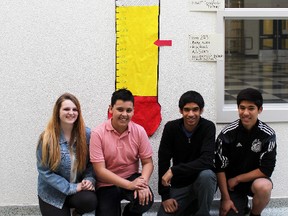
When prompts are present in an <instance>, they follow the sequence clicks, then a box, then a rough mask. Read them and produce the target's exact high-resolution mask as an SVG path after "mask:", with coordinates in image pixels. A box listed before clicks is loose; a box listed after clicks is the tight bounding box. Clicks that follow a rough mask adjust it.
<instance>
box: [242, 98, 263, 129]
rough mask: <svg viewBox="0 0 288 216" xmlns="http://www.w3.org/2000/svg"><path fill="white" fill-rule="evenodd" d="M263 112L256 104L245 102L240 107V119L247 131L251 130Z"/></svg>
mask: <svg viewBox="0 0 288 216" xmlns="http://www.w3.org/2000/svg"><path fill="white" fill-rule="evenodd" d="M261 112H262V107H260V108H259V109H258V107H257V106H256V105H255V103H253V102H250V101H247V100H243V101H241V103H240V104H239V106H238V114H239V118H240V120H241V122H242V125H243V126H244V128H245V129H247V130H251V128H252V127H253V126H254V125H255V124H256V122H257V119H258V115H259V114H260V113H261Z"/></svg>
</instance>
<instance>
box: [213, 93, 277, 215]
mask: <svg viewBox="0 0 288 216" xmlns="http://www.w3.org/2000/svg"><path fill="white" fill-rule="evenodd" d="M262 104H263V98H262V95H261V93H260V92H259V91H257V90H255V89H252V88H248V89H244V90H242V91H240V93H239V94H238V96H237V106H238V114H239V119H238V120H236V121H234V122H232V123H231V124H229V125H227V126H226V127H225V128H224V129H223V130H222V131H221V133H220V134H219V136H218V138H217V140H216V158H215V159H216V168H217V179H218V184H219V188H220V192H221V206H220V215H221V216H225V215H244V212H245V208H246V207H247V203H248V197H247V196H251V197H252V210H251V212H250V215H251V216H253V215H260V214H261V212H262V211H263V209H264V208H265V207H266V205H267V204H268V203H269V200H270V196H271V190H272V186H273V185H272V181H271V179H270V178H269V177H270V176H271V175H272V172H273V170H274V167H275V162H276V135H275V132H274V130H273V129H272V128H270V127H269V126H268V125H267V124H265V123H264V122H262V121H260V120H259V119H258V115H259V114H260V113H261V112H262V109H263V108H262Z"/></svg>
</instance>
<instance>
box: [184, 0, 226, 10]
mask: <svg viewBox="0 0 288 216" xmlns="http://www.w3.org/2000/svg"><path fill="white" fill-rule="evenodd" d="M189 6H190V11H218V10H223V9H224V0H189Z"/></svg>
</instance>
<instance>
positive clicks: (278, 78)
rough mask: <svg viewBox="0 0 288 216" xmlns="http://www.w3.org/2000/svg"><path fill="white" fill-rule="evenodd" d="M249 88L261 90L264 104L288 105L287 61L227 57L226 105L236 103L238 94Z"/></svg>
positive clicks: (280, 59)
mask: <svg viewBox="0 0 288 216" xmlns="http://www.w3.org/2000/svg"><path fill="white" fill-rule="evenodd" d="M248 87H252V88H256V89H258V90H260V92H262V95H263V98H264V103H287V102H288V62H287V60H286V59H283V58H279V59H278V60H275V59H271V58H270V59H269V58H267V59H260V58H259V57H247V56H245V58H244V57H241V56H228V57H226V59H225V103H235V99H236V96H237V94H238V92H239V91H240V90H242V89H243V88H248Z"/></svg>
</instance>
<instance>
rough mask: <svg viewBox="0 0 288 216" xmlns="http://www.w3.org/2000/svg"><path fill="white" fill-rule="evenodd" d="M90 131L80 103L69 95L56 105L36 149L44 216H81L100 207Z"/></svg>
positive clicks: (41, 206) (39, 188)
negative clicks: (90, 150)
mask: <svg viewBox="0 0 288 216" xmlns="http://www.w3.org/2000/svg"><path fill="white" fill-rule="evenodd" d="M89 139H90V129H88V128H86V129H85V125H84V121H83V118H82V113H81V108H80V103H79V101H78V99H77V98H76V97H75V96H74V95H72V94H69V93H65V94H63V95H61V96H60V97H59V98H58V100H57V101H56V103H55V106H54V109H53V114H52V117H51V119H50V121H49V123H48V125H47V127H46V129H45V131H44V132H43V133H42V134H41V136H40V139H39V144H38V146H37V169H38V173H39V175H38V198H39V206H40V211H41V214H42V215H43V216H50V215H53V216H70V210H72V212H73V215H81V214H84V213H88V212H91V211H94V210H95V209H96V205H97V198H96V193H95V187H94V185H95V175H94V172H93V167H92V164H91V163H90V162H89V147H88V144H89Z"/></svg>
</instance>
